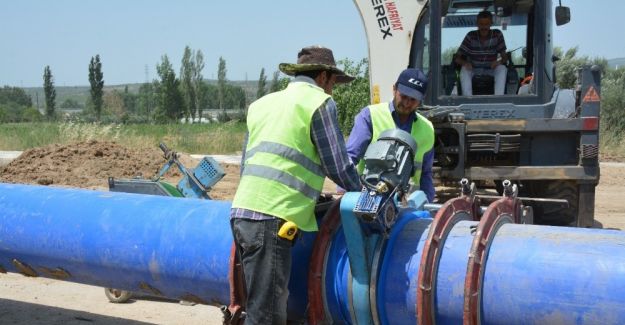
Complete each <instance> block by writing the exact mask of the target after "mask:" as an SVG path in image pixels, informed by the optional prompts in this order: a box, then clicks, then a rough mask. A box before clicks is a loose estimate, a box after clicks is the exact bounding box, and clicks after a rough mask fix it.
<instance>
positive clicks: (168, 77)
mask: <svg viewBox="0 0 625 325" xmlns="http://www.w3.org/2000/svg"><path fill="white" fill-rule="evenodd" d="M156 71H157V72H158V75H159V77H160V78H161V80H160V82H159V84H158V100H157V108H156V114H155V118H156V120H157V121H159V122H174V121H176V122H177V121H178V119H180V118H181V117H182V116H183V113H184V99H183V98H182V93H181V92H180V81H179V80H178V79H177V78H176V73H175V72H174V69H173V67H172V65H171V63H170V62H169V58H168V57H167V55H163V56H162V57H161V63H160V64H158V65H157V66H156Z"/></svg>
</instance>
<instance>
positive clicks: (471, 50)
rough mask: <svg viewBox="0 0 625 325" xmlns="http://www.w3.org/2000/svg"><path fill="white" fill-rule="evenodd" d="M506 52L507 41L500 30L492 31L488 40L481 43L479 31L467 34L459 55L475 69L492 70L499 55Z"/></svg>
mask: <svg viewBox="0 0 625 325" xmlns="http://www.w3.org/2000/svg"><path fill="white" fill-rule="evenodd" d="M505 51H506V41H505V40H504V38H503V33H502V32H501V31H500V30H498V29H491V31H490V35H489V37H488V39H487V40H485V41H480V34H479V32H478V31H477V30H473V31H470V32H468V33H467V35H466V36H465V37H464V40H463V41H462V44H461V45H460V48H459V49H458V53H460V54H462V55H464V56H466V57H467V59H468V60H469V62H471V65H473V67H474V68H478V69H479V68H481V69H490V68H491V63H492V62H493V61H496V60H497V54H498V53H502V52H505Z"/></svg>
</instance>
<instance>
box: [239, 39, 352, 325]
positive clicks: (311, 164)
mask: <svg viewBox="0 0 625 325" xmlns="http://www.w3.org/2000/svg"><path fill="white" fill-rule="evenodd" d="M279 68H280V70H281V71H282V72H283V73H285V74H287V75H291V76H294V77H295V78H294V79H292V80H291V82H290V83H289V85H288V86H287V87H286V89H284V90H282V91H278V92H274V93H271V94H268V95H266V96H264V97H262V98H260V99H258V100H256V101H255V102H253V103H252V104H251V105H250V107H249V110H248V114H247V129H248V135H247V139H246V145H245V146H244V150H243V153H244V155H243V161H242V165H241V169H242V172H241V180H240V183H239V187H238V188H237V191H236V194H235V197H234V200H233V201H232V210H231V215H230V217H231V227H232V234H233V237H234V241H235V247H236V249H237V252H238V256H239V258H240V260H241V264H242V266H243V274H244V279H245V287H246V291H247V303H246V307H245V309H246V318H245V324H286V320H287V298H288V292H289V291H288V283H289V276H290V271H291V247H292V245H293V242H294V241H295V240H296V238H297V237H295V234H296V233H297V231H298V230H302V231H316V230H317V220H316V218H315V216H314V209H315V204H316V202H317V199H318V198H319V195H320V194H321V189H322V186H323V182H324V179H325V177H326V176H327V177H328V178H330V179H331V180H332V181H334V182H335V183H336V184H338V185H340V186H342V187H344V188H346V189H349V190H351V191H358V190H360V189H361V184H360V180H359V178H358V174H357V171H356V167H355V166H354V165H353V164H352V163H351V161H350V159H349V157H348V156H347V150H346V148H345V141H344V138H343V134H342V133H341V131H340V130H339V128H338V119H337V113H336V110H337V108H336V103H335V102H334V100H333V99H332V97H331V96H332V87H333V86H334V85H335V84H336V83H346V82H350V81H352V80H353V79H354V78H353V77H351V76H349V75H347V74H345V72H343V71H341V70H340V69H338V68H337V67H336V63H335V61H334V56H333V54H332V51H331V50H330V49H328V48H324V47H320V46H311V47H305V48H303V49H302V50H301V51H300V52H299V54H298V59H297V63H296V64H289V63H282V64H280V66H279Z"/></svg>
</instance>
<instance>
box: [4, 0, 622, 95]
mask: <svg viewBox="0 0 625 325" xmlns="http://www.w3.org/2000/svg"><path fill="white" fill-rule="evenodd" d="M413 1H414V0H413ZM561 1H562V4H563V5H566V6H569V7H570V8H571V17H572V18H571V22H570V23H569V24H567V25H564V26H557V27H555V28H554V42H555V44H556V46H560V47H562V48H564V49H565V50H566V49H568V48H571V47H573V46H579V52H578V54H579V55H587V56H590V57H596V56H598V57H605V58H607V59H612V58H621V57H625V37H623V36H622V35H620V32H618V30H622V28H616V27H615V26H619V23H620V22H621V21H622V19H623V18H622V13H623V12H625V1H622V0H595V1H591V0H561ZM555 2H556V0H554V3H555ZM187 45H188V46H189V47H190V48H191V49H192V50H201V51H202V53H203V54H204V62H205V68H204V71H203V73H204V77H205V78H209V79H216V74H217V66H218V62H219V57H223V58H224V59H225V60H226V66H227V78H228V79H229V80H246V79H248V80H257V79H258V77H259V75H260V71H261V69H262V68H264V69H265V72H266V74H267V75H269V78H271V74H272V73H273V72H274V71H276V70H277V66H278V64H279V63H281V62H295V61H296V58H297V52H298V51H299V49H301V48H302V47H304V46H308V45H323V46H326V47H329V48H331V49H332V50H333V51H334V56H335V58H336V59H342V58H349V59H352V60H360V59H362V58H365V57H366V56H367V42H366V39H365V32H364V27H363V26H362V21H361V18H360V15H359V14H358V11H357V9H356V7H355V6H354V4H353V2H352V1H351V0H315V1H311V0H272V1H258V0H256V1H253V0H248V1H244V0H227V1H214V0H213V1H207V0H178V1H173V0H171V1H165V0H100V1H93V0H54V1H50V0H0V86H4V85H9V86H17V87H40V86H42V84H43V77H42V76H43V70H44V67H45V66H46V65H49V66H50V69H51V70H52V74H53V76H54V81H55V85H57V86H81V85H88V66H89V60H90V59H91V57H92V56H95V55H96V54H99V55H100V58H101V61H102V70H103V72H104V80H105V84H106V85H116V84H124V83H140V82H145V81H146V80H152V79H155V78H156V77H157V75H156V68H155V67H156V64H157V63H159V62H160V60H161V56H162V55H165V54H166V55H167V56H168V57H169V60H170V62H172V63H173V66H174V70H175V71H176V73H178V71H179V69H180V60H181V58H182V54H183V51H184V48H185V46H187Z"/></svg>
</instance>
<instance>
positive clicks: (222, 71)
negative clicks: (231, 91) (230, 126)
mask: <svg viewBox="0 0 625 325" xmlns="http://www.w3.org/2000/svg"><path fill="white" fill-rule="evenodd" d="M226 72H227V70H226V60H224V59H223V58H222V57H221V56H220V57H219V66H218V67H217V90H218V100H219V109H220V110H221V111H222V120H225V121H227V120H228V114H226V105H225V103H224V100H225V95H226V94H225V92H226V82H227V80H226Z"/></svg>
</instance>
